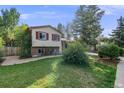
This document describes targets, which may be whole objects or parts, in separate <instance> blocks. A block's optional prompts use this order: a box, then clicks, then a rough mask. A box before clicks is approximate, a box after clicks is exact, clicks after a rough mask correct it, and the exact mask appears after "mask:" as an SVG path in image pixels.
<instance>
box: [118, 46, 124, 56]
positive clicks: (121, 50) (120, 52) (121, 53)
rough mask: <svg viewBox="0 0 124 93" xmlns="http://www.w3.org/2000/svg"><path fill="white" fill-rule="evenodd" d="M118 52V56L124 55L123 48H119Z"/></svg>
mask: <svg viewBox="0 0 124 93" xmlns="http://www.w3.org/2000/svg"><path fill="white" fill-rule="evenodd" d="M119 54H120V56H123V55H124V49H123V48H121V47H120V48H119Z"/></svg>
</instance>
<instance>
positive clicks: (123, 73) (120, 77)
mask: <svg viewBox="0 0 124 93" xmlns="http://www.w3.org/2000/svg"><path fill="white" fill-rule="evenodd" d="M120 59H121V61H120V63H118V65H117V72H116V80H115V88H124V57H120Z"/></svg>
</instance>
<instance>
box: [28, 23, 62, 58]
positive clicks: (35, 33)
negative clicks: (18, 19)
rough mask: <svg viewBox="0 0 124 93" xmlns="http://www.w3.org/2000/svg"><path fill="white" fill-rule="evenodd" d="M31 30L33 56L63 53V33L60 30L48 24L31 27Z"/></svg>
mask: <svg viewBox="0 0 124 93" xmlns="http://www.w3.org/2000/svg"><path fill="white" fill-rule="evenodd" d="M29 31H30V33H31V42H32V46H31V54H32V56H45V55H58V54H61V53H62V49H63V42H62V37H63V33H61V32H60V31H59V30H57V29H56V28H54V27H52V26H50V25H46V26H32V27H29Z"/></svg>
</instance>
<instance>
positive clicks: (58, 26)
mask: <svg viewBox="0 0 124 93" xmlns="http://www.w3.org/2000/svg"><path fill="white" fill-rule="evenodd" d="M57 29H58V30H60V31H61V32H63V31H64V30H65V28H64V25H62V24H61V23H59V24H58V25H57Z"/></svg>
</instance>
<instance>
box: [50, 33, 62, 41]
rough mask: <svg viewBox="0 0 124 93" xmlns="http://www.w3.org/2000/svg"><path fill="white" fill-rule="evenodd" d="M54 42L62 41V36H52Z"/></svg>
mask: <svg viewBox="0 0 124 93" xmlns="http://www.w3.org/2000/svg"><path fill="white" fill-rule="evenodd" d="M52 40H53V41H60V36H59V35H58V34H52Z"/></svg>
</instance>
